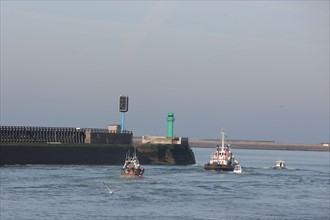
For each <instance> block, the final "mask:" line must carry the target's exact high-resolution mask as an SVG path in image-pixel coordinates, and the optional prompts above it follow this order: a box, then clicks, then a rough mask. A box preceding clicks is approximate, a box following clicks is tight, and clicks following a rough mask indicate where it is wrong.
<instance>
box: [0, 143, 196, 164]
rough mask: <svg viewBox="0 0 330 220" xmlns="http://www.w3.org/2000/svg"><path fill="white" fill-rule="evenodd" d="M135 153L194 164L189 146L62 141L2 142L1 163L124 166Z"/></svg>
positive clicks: (143, 159)
mask: <svg viewBox="0 0 330 220" xmlns="http://www.w3.org/2000/svg"><path fill="white" fill-rule="evenodd" d="M134 147H135V148H136V153H137V156H138V158H139V161H140V163H141V164H146V165H147V164H155V165H163V164H164V165H188V164H195V156H194V153H193V151H192V150H191V148H190V147H189V146H188V145H155V144H148V145H138V146H134V145H129V144H126V145H123V144H60V143H52V144H49V143H3V142H2V143H1V145H0V165H15V164H22V165H24V164H65V165H123V163H124V160H125V157H126V153H128V152H130V153H131V154H132V153H133V152H134Z"/></svg>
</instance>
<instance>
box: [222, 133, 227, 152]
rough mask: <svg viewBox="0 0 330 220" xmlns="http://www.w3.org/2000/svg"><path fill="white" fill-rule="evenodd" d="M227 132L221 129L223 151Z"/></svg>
mask: <svg viewBox="0 0 330 220" xmlns="http://www.w3.org/2000/svg"><path fill="white" fill-rule="evenodd" d="M225 134H226V133H225V132H224V131H223V130H222V131H221V151H224V150H225Z"/></svg>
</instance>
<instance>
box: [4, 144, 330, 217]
mask: <svg viewBox="0 0 330 220" xmlns="http://www.w3.org/2000/svg"><path fill="white" fill-rule="evenodd" d="M213 150H214V149H211V148H207V149H204V148H193V151H194V153H195V157H196V162H197V163H196V164H195V165H189V166H152V165H144V166H143V167H144V168H145V170H146V171H145V174H144V178H143V179H122V178H120V171H121V166H73V165H70V166H69V165H24V166H20V165H17V166H2V167H1V168H0V172H1V201H0V202H1V212H0V219H1V220H11V219H13V220H14V219H15V220H17V219H31V220H38V219H40V220H48V219H60V220H62V219H63V220H71V219H77V220H78V219H79V220H84V219H93V220H94V219H95V220H97V219H329V216H330V213H329V209H330V202H329V200H330V195H329V193H330V189H329V181H330V180H329V178H330V176H329V175H330V173H329V160H330V159H329V152H311V151H270V150H240V149H234V150H233V153H234V154H235V156H236V159H237V160H239V161H240V163H241V165H242V168H243V173H241V174H235V173H232V172H221V171H206V170H204V169H203V165H204V164H205V163H207V162H208V160H209V157H210V154H211V152H212V151H213ZM278 159H283V160H284V161H285V162H286V167H287V168H286V169H282V170H279V169H274V166H275V161H276V160H278ZM103 183H105V184H107V185H109V186H110V188H112V189H119V191H116V192H115V193H114V194H110V193H109V192H108V189H107V188H106V187H105V185H104V184H103Z"/></svg>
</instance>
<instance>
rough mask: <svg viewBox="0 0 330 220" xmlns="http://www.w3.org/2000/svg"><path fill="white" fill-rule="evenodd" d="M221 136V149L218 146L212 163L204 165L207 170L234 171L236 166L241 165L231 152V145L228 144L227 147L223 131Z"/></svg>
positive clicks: (212, 155) (212, 157)
mask: <svg viewBox="0 0 330 220" xmlns="http://www.w3.org/2000/svg"><path fill="white" fill-rule="evenodd" d="M221 135H222V142H221V148H220V147H219V145H217V148H216V150H215V153H214V154H213V153H212V154H211V158H210V161H209V162H208V163H207V164H205V165H204V169H205V170H221V171H234V168H235V165H238V164H239V162H238V161H237V160H235V156H234V155H233V153H232V152H231V149H230V145H229V144H226V147H225V132H223V131H222V132H221Z"/></svg>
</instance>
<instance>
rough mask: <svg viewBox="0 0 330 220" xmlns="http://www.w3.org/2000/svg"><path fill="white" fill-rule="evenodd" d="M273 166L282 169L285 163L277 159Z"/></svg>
mask: <svg viewBox="0 0 330 220" xmlns="http://www.w3.org/2000/svg"><path fill="white" fill-rule="evenodd" d="M275 168H279V169H283V168H285V163H284V161H283V160H277V161H276V165H275Z"/></svg>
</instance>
